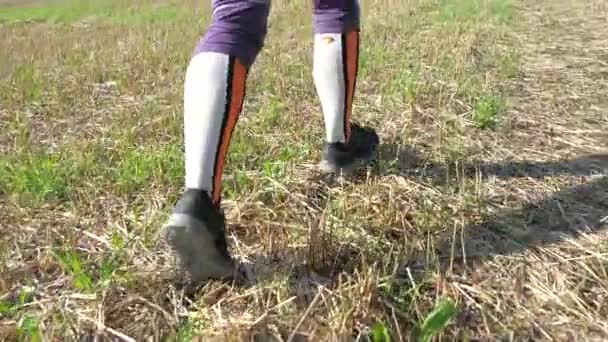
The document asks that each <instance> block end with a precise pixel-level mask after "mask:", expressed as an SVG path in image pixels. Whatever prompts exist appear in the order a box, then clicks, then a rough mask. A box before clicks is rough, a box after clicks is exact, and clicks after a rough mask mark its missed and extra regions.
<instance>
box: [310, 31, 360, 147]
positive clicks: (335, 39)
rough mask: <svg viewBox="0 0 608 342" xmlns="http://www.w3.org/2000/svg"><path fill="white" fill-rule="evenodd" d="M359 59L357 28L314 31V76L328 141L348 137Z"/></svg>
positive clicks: (344, 140)
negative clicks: (322, 31)
mask: <svg viewBox="0 0 608 342" xmlns="http://www.w3.org/2000/svg"><path fill="white" fill-rule="evenodd" d="M358 63H359V32H358V31H350V32H347V33H326V34H316V35H315V40H314V64H313V79H314V82H315V87H316V90H317V95H318V97H319V101H320V102H321V109H322V111H323V119H324V121H325V132H326V139H327V142H329V143H336V142H341V143H344V142H346V141H348V138H349V135H350V116H351V111H352V104H353V98H354V93H355V86H356V81H357V71H358Z"/></svg>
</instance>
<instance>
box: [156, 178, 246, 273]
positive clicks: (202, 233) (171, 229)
mask: <svg viewBox="0 0 608 342" xmlns="http://www.w3.org/2000/svg"><path fill="white" fill-rule="evenodd" d="M162 235H163V238H164V239H165V241H166V242H167V243H168V244H169V245H170V246H171V248H172V249H173V251H174V252H175V253H176V254H177V256H178V258H179V261H180V263H181V265H182V267H183V268H185V269H186V270H187V271H188V272H189V273H190V276H191V278H192V281H193V282H200V281H203V280H207V279H220V280H222V279H228V278H231V277H232V276H233V275H234V272H235V263H234V261H233V260H232V258H231V257H230V255H229V254H228V249H227V245H226V235H225V217H224V215H223V213H222V212H221V211H220V209H219V208H218V207H216V206H214V205H213V204H212V202H211V199H210V198H209V195H208V194H207V192H205V191H202V190H195V189H188V190H186V192H185V193H184V194H183V196H182V198H181V199H180V200H179V201H178V202H177V204H176V206H175V208H174V209H173V213H172V214H171V217H170V218H169V220H168V222H167V223H166V224H165V225H164V227H163V232H162Z"/></svg>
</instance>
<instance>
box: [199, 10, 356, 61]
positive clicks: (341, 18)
mask: <svg viewBox="0 0 608 342" xmlns="http://www.w3.org/2000/svg"><path fill="white" fill-rule="evenodd" d="M270 2H271V0H212V1H211V6H212V9H213V14H212V19H211V25H210V26H209V28H208V29H207V32H206V33H205V35H204V36H203V37H202V39H201V40H200V42H199V43H198V45H197V47H196V49H195V54H198V53H200V52H220V53H225V54H228V55H231V56H236V57H237V58H239V59H240V60H241V62H242V63H243V64H245V65H246V66H247V67H250V66H251V65H252V64H253V62H254V61H255V58H256V56H257V55H258V53H259V52H260V50H261V49H262V46H263V45H264V38H265V37H266V30H267V20H268V13H269V12H270V7H271V6H270ZM313 2H314V9H313V18H312V20H313V26H314V33H317V34H319V33H345V32H347V31H350V30H358V29H359V0H313Z"/></svg>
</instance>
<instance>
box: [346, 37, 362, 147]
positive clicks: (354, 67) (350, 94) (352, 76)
mask: <svg viewBox="0 0 608 342" xmlns="http://www.w3.org/2000/svg"><path fill="white" fill-rule="evenodd" d="M343 39H344V40H345V43H344V45H343V47H344V49H345V52H344V57H345V58H344V63H345V66H344V78H345V81H346V82H344V83H345V88H346V103H345V106H344V136H345V138H346V141H347V142H348V139H349V138H350V117H351V114H352V108H353V99H354V97H355V86H356V84H357V72H358V71H359V32H358V31H350V32H348V33H346V34H345V35H344V37H343Z"/></svg>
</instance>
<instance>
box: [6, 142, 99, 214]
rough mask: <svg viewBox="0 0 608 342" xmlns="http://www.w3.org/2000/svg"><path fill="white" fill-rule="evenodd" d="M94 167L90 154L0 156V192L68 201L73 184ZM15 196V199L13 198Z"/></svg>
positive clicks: (17, 195)
mask: <svg viewBox="0 0 608 342" xmlns="http://www.w3.org/2000/svg"><path fill="white" fill-rule="evenodd" d="M93 170H95V165H94V161H93V159H92V158H90V156H89V155H86V154H85V155H84V156H82V158H79V159H74V158H72V157H70V156H69V155H67V154H64V153H47V152H38V153H36V152H22V153H16V154H13V155H8V156H2V157H0V193H2V194H3V195H8V196H10V197H13V198H14V199H21V200H27V201H33V202H43V201H47V200H53V199H56V200H67V199H69V197H70V192H71V190H72V188H73V186H74V185H75V184H77V183H80V182H83V181H86V179H87V176H88V174H89V173H91V172H93ZM15 197H16V198H15Z"/></svg>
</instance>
